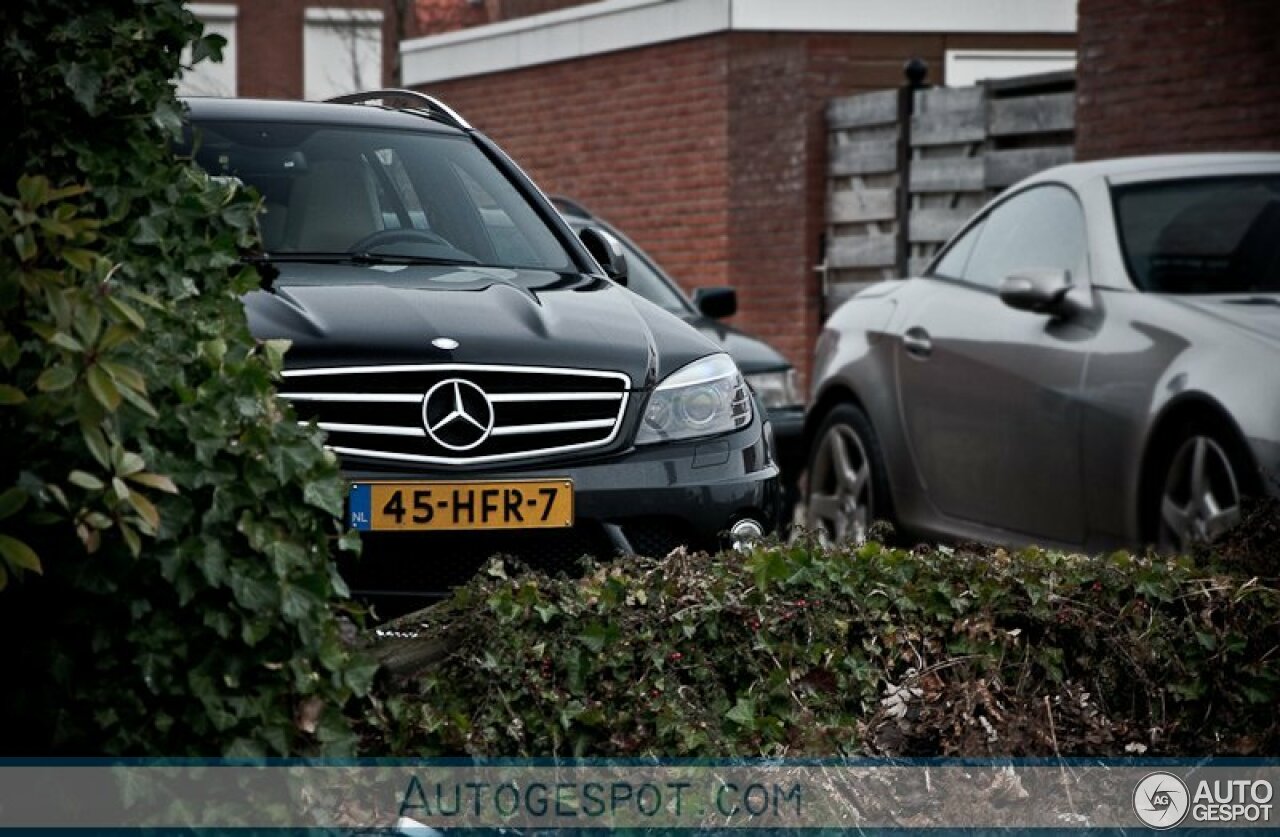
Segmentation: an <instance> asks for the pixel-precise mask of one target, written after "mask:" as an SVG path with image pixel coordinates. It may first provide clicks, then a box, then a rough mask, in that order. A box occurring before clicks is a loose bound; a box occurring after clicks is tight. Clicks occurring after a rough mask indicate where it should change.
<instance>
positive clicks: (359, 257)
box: [347, 252, 480, 265]
mask: <svg viewBox="0 0 1280 837" xmlns="http://www.w3.org/2000/svg"><path fill="white" fill-rule="evenodd" d="M347 260H348V261H350V262H351V263H352V264H364V265H369V264H373V265H376V264H442V265H460V264H480V260H479V259H446V258H441V257H440V256H409V255H404V254H401V253H387V254H385V255H384V254H382V253H369V252H364V253H348V254H347Z"/></svg>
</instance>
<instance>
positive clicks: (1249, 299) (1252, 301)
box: [1226, 296, 1280, 305]
mask: <svg viewBox="0 0 1280 837" xmlns="http://www.w3.org/2000/svg"><path fill="white" fill-rule="evenodd" d="M1226 301H1227V302H1229V303H1231V304H1232V305H1280V299H1276V298H1275V297H1273V296H1244V297H1239V298H1238V299H1228V300H1226Z"/></svg>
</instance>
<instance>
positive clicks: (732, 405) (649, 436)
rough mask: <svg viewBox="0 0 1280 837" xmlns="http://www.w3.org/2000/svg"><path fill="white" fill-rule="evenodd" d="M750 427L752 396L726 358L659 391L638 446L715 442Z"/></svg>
mask: <svg viewBox="0 0 1280 837" xmlns="http://www.w3.org/2000/svg"><path fill="white" fill-rule="evenodd" d="M750 422H751V392H750V390H748V389H747V385H746V382H745V381H743V380H742V373H741V372H739V371H738V367H737V364H735V363H734V362H733V360H732V359H731V358H730V357H729V356H728V355H725V354H718V355H710V356H708V357H704V358H702V359H701V360H695V361H694V362H693V363H690V364H689V365H688V366H685V367H683V368H681V369H679V370H677V371H675V372H673V373H671V374H670V375H668V376H667V379H666V380H664V381H663V382H662V383H660V384H658V386H657V387H655V388H654V390H653V394H652V395H650V396H649V403H648V404H647V405H645V409H644V417H643V418H642V419H641V421H640V432H639V433H637V434H636V444H637V445H649V444H653V443H654V442H670V441H674V440H676V439H692V438H695V437H697V436H712V435H715V434H717V433H725V432H727V431H730V430H737V429H738V428H739V427H745V426H746V425H747V424H749V423H750Z"/></svg>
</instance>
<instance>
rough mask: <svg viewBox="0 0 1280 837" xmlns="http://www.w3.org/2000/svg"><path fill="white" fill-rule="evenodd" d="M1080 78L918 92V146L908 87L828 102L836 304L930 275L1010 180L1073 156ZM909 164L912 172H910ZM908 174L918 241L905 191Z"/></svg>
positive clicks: (829, 279)
mask: <svg viewBox="0 0 1280 837" xmlns="http://www.w3.org/2000/svg"><path fill="white" fill-rule="evenodd" d="M1074 89H1075V81H1074V78H1073V76H1072V75H1071V74H1070V73H1050V74H1044V75H1039V76H1028V77H1025V78H1021V79H1004V80H1000V81H995V82H987V83H984V84H981V85H979V86H977V87H955V88H933V89H925V90H918V91H916V92H915V94H914V97H913V103H912V115H911V117H910V130H909V134H908V136H909V140H910V147H909V149H908V148H907V147H906V146H905V145H903V144H902V142H903V138H902V133H903V132H902V123H903V121H904V119H903V116H904V115H905V102H903V103H900V95H901V94H900V92H899V91H898V90H885V91H880V92H876V93H866V94H862V95H858V96H849V97H845V98H840V99H833V100H832V101H831V102H830V103H829V105H828V108H827V127H828V131H829V139H828V148H829V155H828V179H827V198H828V200H827V225H826V230H827V238H826V241H827V247H826V253H825V261H824V263H823V265H822V268H823V270H822V273H823V276H824V303H825V311H826V312H828V313H829V312H830V311H833V310H835V308H836V307H837V306H838V305H839V304H840V303H841V302H843V301H844V300H845V299H846V298H848V296H849V295H850V294H852V293H854V292H855V291H857V290H858V289H859V288H862V287H865V286H866V285H867V284H869V283H872V282H876V281H879V280H881V279H888V278H892V277H895V276H900V275H902V273H903V266H904V264H905V266H906V268H907V270H909V271H910V272H911V273H918V272H919V271H920V270H922V269H923V268H924V267H925V265H926V264H927V263H928V262H929V260H930V259H932V258H933V256H934V255H935V254H936V253H937V252H938V250H939V248H940V247H941V246H942V245H943V244H944V243H945V242H946V241H947V239H949V238H950V237H951V235H952V234H953V233H955V232H956V230H958V229H959V228H960V225H961V224H963V223H964V221H965V220H966V219H967V218H969V216H971V215H972V214H973V212H974V211H975V210H977V209H978V208H980V207H981V206H982V205H983V204H985V203H986V202H987V201H988V200H990V199H991V198H992V197H994V196H995V195H997V194H999V192H1000V191H1001V190H1003V189H1005V188H1006V187H1008V186H1010V185H1011V184H1013V183H1016V182H1017V181H1019V180H1021V179H1022V178H1024V177H1027V176H1029V175H1031V174H1034V173H1035V172H1038V171H1041V170H1043V169H1046V168H1049V167H1051V166H1056V165H1059V164H1061V163H1066V162H1070V161H1071V159H1072V143H1073V142H1074V129H1075V125H1074V110H1075V92H1074ZM902 168H905V169H906V174H905V177H904V174H903V172H902V171H901V169H902ZM904 180H905V181H906V183H907V188H908V196H909V201H908V204H909V207H910V210H909V217H908V222H907V237H906V240H904V239H903V237H902V231H901V229H900V225H899V219H898V216H899V195H898V189H899V188H900V186H901V184H902V183H903V181H904Z"/></svg>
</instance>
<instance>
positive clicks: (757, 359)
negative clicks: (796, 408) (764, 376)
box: [682, 313, 791, 375]
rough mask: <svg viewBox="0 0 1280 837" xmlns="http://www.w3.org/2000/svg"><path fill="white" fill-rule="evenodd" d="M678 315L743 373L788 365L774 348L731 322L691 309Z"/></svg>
mask: <svg viewBox="0 0 1280 837" xmlns="http://www.w3.org/2000/svg"><path fill="white" fill-rule="evenodd" d="M682 319H684V321H685V322H687V323H688V324H689V325H691V326H693V327H694V328H696V329H697V330H698V331H700V332H702V334H704V335H706V336H707V337H708V338H710V339H711V340H713V341H715V342H716V343H718V344H719V345H720V347H721V348H722V349H724V351H726V352H728V353H729V356H730V357H732V358H733V360H734V362H735V363H737V364H738V368H739V369H741V370H742V372H743V374H746V375H751V374H754V373H756V372H774V371H777V370H779V369H788V368H790V366H791V362H790V361H788V360H787V359H786V358H785V357H783V356H782V353H781V352H779V351H778V350H777V349H775V348H773V347H772V346H770V345H769V344H768V343H766V342H764V341H763V340H761V339H759V338H758V337H752V336H751V335H750V334H746V333H744V332H741V331H739V330H738V329H736V328H734V327H733V326H729V325H725V324H724V323H721V322H718V321H716V320H713V319H711V318H710V317H704V316H702V315H701V314H694V313H690V314H687V315H683V316H682Z"/></svg>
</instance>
